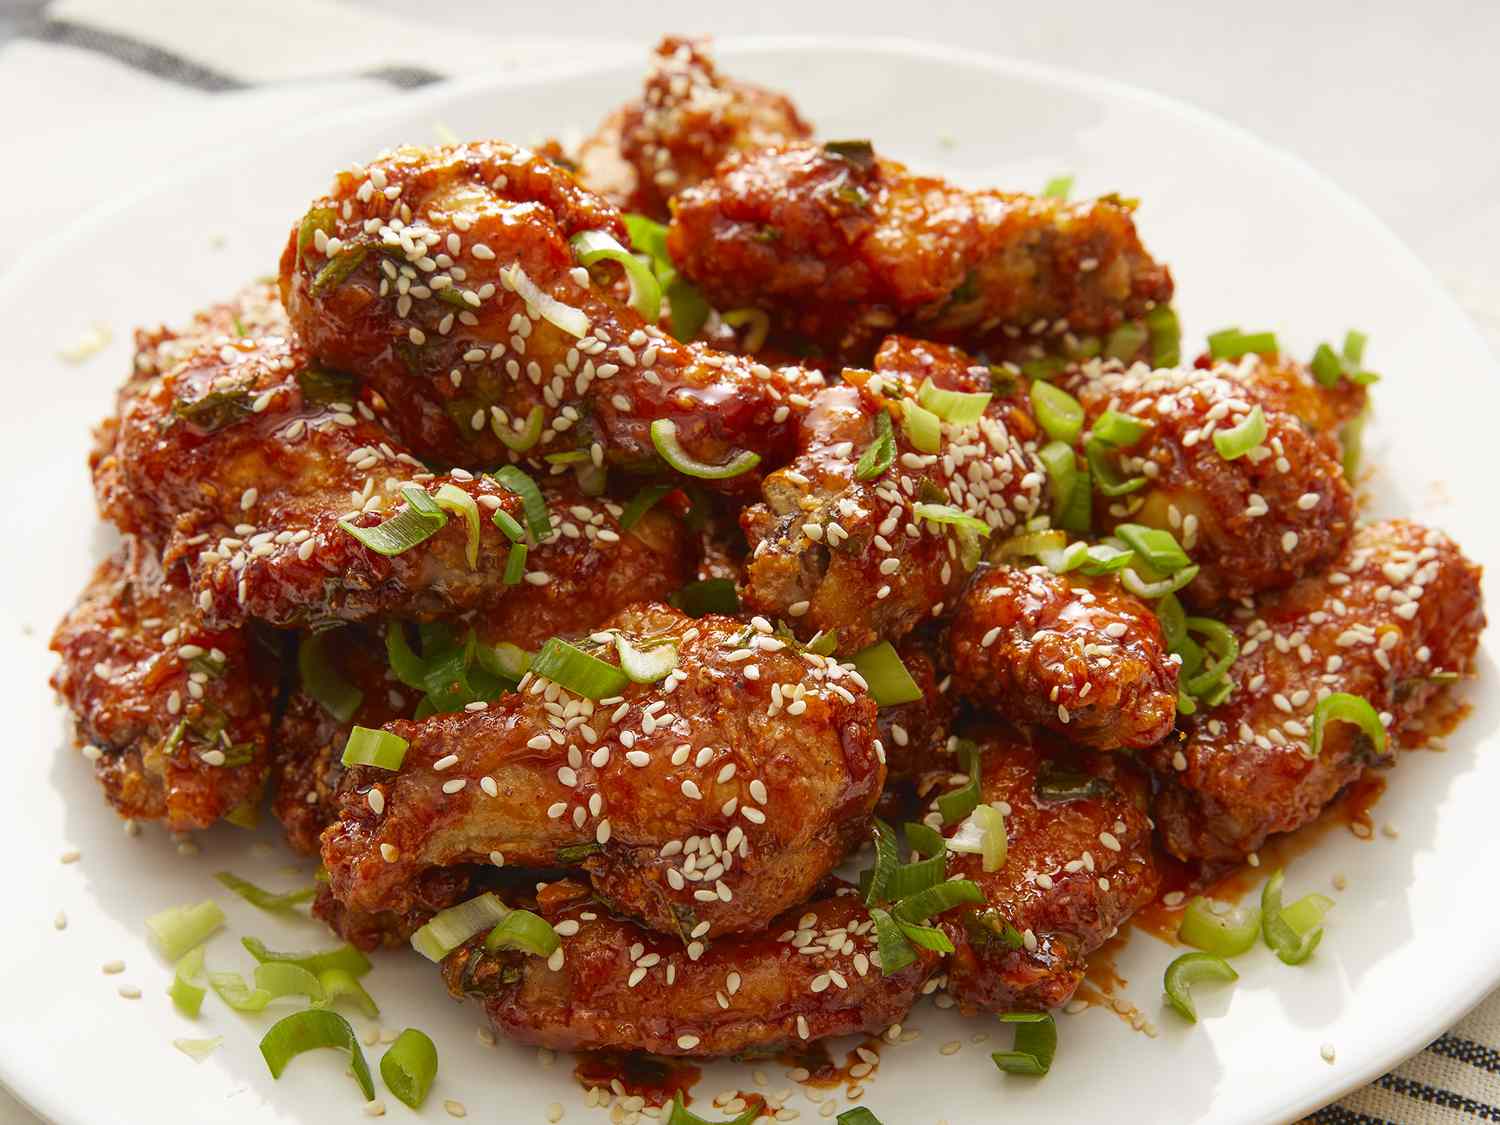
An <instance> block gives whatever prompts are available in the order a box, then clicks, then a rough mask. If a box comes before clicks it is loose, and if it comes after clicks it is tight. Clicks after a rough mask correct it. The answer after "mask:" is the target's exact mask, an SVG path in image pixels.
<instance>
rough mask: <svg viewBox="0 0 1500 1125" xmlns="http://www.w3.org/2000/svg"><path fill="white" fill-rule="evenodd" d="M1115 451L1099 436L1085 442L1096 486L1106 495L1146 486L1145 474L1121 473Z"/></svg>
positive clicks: (1115, 494)
mask: <svg viewBox="0 0 1500 1125" xmlns="http://www.w3.org/2000/svg"><path fill="white" fill-rule="evenodd" d="M1214 436H1215V437H1218V436H1219V435H1218V434H1215V435H1214ZM1114 452H1115V449H1114V447H1113V446H1111V445H1110V444H1109V443H1108V442H1104V441H1100V440H1099V439H1097V438H1090V439H1089V440H1088V441H1087V442H1085V443H1084V446H1083V453H1084V456H1085V457H1086V458H1088V463H1089V475H1090V476H1091V477H1092V478H1093V483H1094V487H1095V488H1096V489H1098V490H1099V492H1100V493H1101V494H1102V495H1104V496H1128V495H1129V494H1130V493H1132V492H1136V491H1138V490H1139V489H1142V488H1145V487H1146V485H1147V483H1148V481H1147V480H1146V478H1145V477H1144V476H1141V475H1139V474H1138V475H1136V476H1133V477H1126V476H1122V475H1121V473H1120V470H1119V469H1118V468H1116V466H1115V463H1114V461H1112V460H1111V457H1112V456H1113V454H1114Z"/></svg>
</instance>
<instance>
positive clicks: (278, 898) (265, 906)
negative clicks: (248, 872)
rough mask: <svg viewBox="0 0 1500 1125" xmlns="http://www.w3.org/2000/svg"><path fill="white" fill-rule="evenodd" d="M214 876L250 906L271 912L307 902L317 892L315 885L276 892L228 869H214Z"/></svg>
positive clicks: (288, 908) (285, 909)
mask: <svg viewBox="0 0 1500 1125" xmlns="http://www.w3.org/2000/svg"><path fill="white" fill-rule="evenodd" d="M214 878H215V879H217V880H218V881H219V882H220V883H222V884H224V886H226V887H228V888H229V889H230V890H231V891H233V892H234V893H235V894H237V895H239V896H240V897H241V898H242V899H244V900H245V901H246V902H248V903H249V904H250V905H251V906H254V907H257V908H259V909H261V910H268V911H271V912H273V913H274V912H276V911H287V910H291V908H292V907H294V906H297V905H300V904H301V903H304V902H307V901H308V900H309V899H311V898H312V897H313V896H314V895H316V894H317V893H318V888H317V887H302V888H300V889H299V890H295V891H286V892H284V893H282V894H277V893H276V892H275V891H268V890H266V889H265V888H263V887H257V886H256V885H255V884H254V883H252V882H250V881H249V880H248V879H241V878H240V877H239V876H238V875H235V874H234V873H232V872H229V871H215V872H214Z"/></svg>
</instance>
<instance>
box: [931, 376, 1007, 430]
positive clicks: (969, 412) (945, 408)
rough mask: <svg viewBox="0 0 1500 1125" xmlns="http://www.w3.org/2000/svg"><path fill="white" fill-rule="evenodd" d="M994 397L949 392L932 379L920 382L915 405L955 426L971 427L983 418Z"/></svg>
mask: <svg viewBox="0 0 1500 1125" xmlns="http://www.w3.org/2000/svg"><path fill="white" fill-rule="evenodd" d="M994 397H995V396H994V395H993V394H992V393H990V392H987V391H950V390H945V389H944V388H942V387H939V386H938V385H937V384H936V383H934V382H933V381H932V379H931V378H930V377H929V378H926V379H923V380H922V385H921V387H919V388H918V389H917V403H918V405H920V406H922V407H923V408H925V409H927V410H930V411H931V412H932V413H934V414H936V415H937V416H938V417H939V418H941V419H942V420H943V421H944V422H948V423H950V424H952V425H955V426H972V425H974V423H976V422H978V421H979V419H981V418H983V417H984V409H985V407H987V406H989V404H990V400H991V399H992V398H994Z"/></svg>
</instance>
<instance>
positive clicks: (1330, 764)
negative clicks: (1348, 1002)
mask: <svg viewBox="0 0 1500 1125" xmlns="http://www.w3.org/2000/svg"><path fill="white" fill-rule="evenodd" d="M1484 623H1485V617H1484V608H1483V605H1482V603H1481V600H1480V569H1479V567H1478V566H1476V565H1475V564H1474V563H1472V562H1470V561H1468V560H1467V559H1465V558H1464V557H1463V555H1462V554H1460V553H1459V550H1458V547H1457V546H1455V545H1454V543H1453V542H1452V541H1451V540H1450V539H1448V538H1447V537H1446V536H1445V535H1443V534H1442V533H1441V532H1438V531H1431V530H1428V529H1426V528H1423V527H1420V526H1418V525H1417V524H1414V523H1409V522H1407V521H1404V520H1390V521H1387V522H1384V523H1376V524H1372V525H1370V526H1368V527H1364V528H1361V529H1360V530H1359V531H1358V532H1356V533H1355V536H1354V538H1353V539H1352V540H1351V541H1350V543H1349V544H1348V546H1347V547H1346V548H1345V550H1344V552H1343V554H1342V555H1341V556H1340V557H1339V558H1338V559H1337V560H1336V561H1335V562H1334V564H1333V567H1332V568H1331V569H1330V570H1328V571H1326V572H1324V573H1321V574H1316V575H1312V576H1309V577H1307V578H1304V579H1302V580H1301V581H1299V582H1297V583H1296V584H1295V585H1293V586H1292V587H1290V588H1289V589H1287V590H1284V591H1281V592H1279V593H1275V594H1270V595H1267V596H1265V597H1263V598H1261V599H1259V600H1258V601H1257V603H1256V604H1255V607H1254V609H1253V610H1250V611H1246V612H1245V613H1243V614H1241V615H1239V616H1238V617H1237V618H1236V619H1234V620H1232V621H1231V622H1230V624H1231V625H1232V626H1233V628H1234V631H1235V633H1236V635H1237V636H1238V637H1239V639H1240V645H1241V647H1240V655H1239V658H1238V659H1237V660H1236V661H1235V663H1234V665H1233V666H1232V667H1231V668H1230V670H1229V678H1230V680H1231V681H1232V682H1233V684H1234V688H1235V690H1234V694H1233V695H1231V696H1230V697H1229V699H1228V701H1227V702H1225V703H1224V704H1223V705H1222V706H1220V707H1217V708H1214V709H1213V710H1211V711H1208V712H1206V713H1203V714H1200V715H1194V716H1190V717H1187V718H1185V719H1184V725H1183V736H1182V738H1181V739H1180V740H1177V739H1174V740H1169V741H1167V742H1164V743H1162V744H1161V745H1160V746H1157V747H1156V748H1155V749H1153V750H1151V751H1149V752H1148V753H1147V754H1146V755H1145V757H1144V760H1145V761H1146V762H1147V763H1148V764H1149V765H1150V766H1151V768H1152V769H1153V770H1154V771H1155V772H1156V774H1157V776H1158V778H1159V779H1160V791H1159V792H1158V794H1157V797H1156V802H1155V809H1154V813H1155V817H1156V822H1157V825H1158V826H1159V828H1160V829H1161V835H1162V839H1163V841H1164V843H1165V845H1166V847H1167V850H1168V851H1170V852H1171V853H1172V854H1173V855H1176V856H1179V857H1182V858H1195V859H1206V860H1238V859H1240V858H1242V857H1243V856H1245V855H1247V854H1249V853H1250V852H1253V851H1254V850H1255V849H1256V848H1258V847H1260V845H1261V844H1262V842H1263V841H1264V840H1265V838H1266V837H1267V836H1268V835H1270V834H1271V833H1273V832H1289V831H1291V830H1292V829H1293V828H1297V827H1299V826H1300V825H1303V824H1305V823H1307V822H1308V821H1310V820H1312V819H1313V818H1314V817H1316V816H1317V814H1318V813H1319V812H1320V811H1321V810H1322V809H1323V807H1324V806H1325V805H1327V804H1328V802H1329V801H1331V800H1332V799H1333V798H1334V796H1335V795H1337V793H1338V792H1339V790H1340V789H1342V788H1343V787H1344V786H1345V785H1347V784H1349V783H1350V782H1351V781H1354V780H1355V779H1356V778H1358V777H1359V776H1360V775H1361V774H1362V773H1363V772H1364V771H1365V770H1366V769H1367V768H1369V767H1371V766H1380V765H1389V764H1391V762H1392V761H1393V758H1391V757H1389V756H1388V757H1385V758H1380V757H1378V756H1377V755H1376V754H1375V753H1374V750H1373V747H1372V746H1371V744H1370V742H1369V740H1368V739H1367V738H1366V737H1365V736H1364V735H1363V734H1361V733H1360V732H1359V730H1358V728H1356V727H1353V726H1351V725H1349V724H1347V723H1333V724H1330V725H1329V726H1328V727H1327V728H1326V729H1325V731H1324V736H1323V747H1322V753H1321V754H1320V755H1319V756H1318V757H1316V758H1311V757H1309V756H1308V753H1309V752H1310V746H1311V742H1310V736H1311V733H1312V726H1313V710H1314V708H1315V707H1316V705H1317V702H1318V700H1319V698H1321V697H1322V696H1323V695H1324V694H1326V693H1328V692H1348V693H1350V694H1352V695H1357V696H1360V697H1361V698H1363V699H1365V700H1367V701H1369V703H1370V704H1371V705H1372V706H1374V707H1375V709H1376V710H1377V711H1379V712H1381V713H1382V714H1383V715H1388V716H1389V717H1390V719H1389V722H1388V724H1387V725H1388V727H1389V729H1390V730H1391V731H1392V732H1394V734H1396V735H1399V733H1400V732H1401V730H1402V729H1403V728H1404V727H1406V726H1407V725H1408V724H1409V723H1411V722H1412V721H1413V720H1414V719H1416V718H1417V717H1419V716H1420V715H1421V714H1422V712H1423V710H1424V709H1425V708H1426V706H1427V704H1428V703H1429V701H1430V700H1431V699H1432V697H1433V696H1434V694H1435V693H1436V692H1438V691H1439V690H1440V688H1441V684H1440V682H1437V681H1435V680H1434V679H1432V677H1433V676H1434V675H1435V674H1436V673H1439V672H1445V673H1459V674H1466V673H1468V672H1470V671H1471V667H1472V663H1473V658H1474V652H1475V648H1476V646H1477V644H1478V639H1479V633H1480V631H1481V630H1482V629H1483V628H1484ZM1396 741H1397V739H1396V738H1395V737H1393V738H1392V749H1394V744H1395V742H1396Z"/></svg>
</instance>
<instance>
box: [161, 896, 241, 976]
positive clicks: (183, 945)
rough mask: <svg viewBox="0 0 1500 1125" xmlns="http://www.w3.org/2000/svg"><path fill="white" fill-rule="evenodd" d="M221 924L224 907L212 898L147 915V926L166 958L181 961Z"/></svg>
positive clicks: (222, 922)
mask: <svg viewBox="0 0 1500 1125" xmlns="http://www.w3.org/2000/svg"><path fill="white" fill-rule="evenodd" d="M223 924H224V911H223V910H221V909H220V908H219V904H218V903H216V902H215V901H214V900H213V899H211V898H209V899H204V900H203V901H202V902H200V903H197V904H196V905H193V906H173V907H169V908H168V909H166V910H163V911H161V912H160V913H158V914H153V915H151V917H149V918H147V919H146V929H148V930H150V931H151V936H152V937H153V938H154V939H155V940H156V945H157V948H158V949H160V950H161V952H162V956H164V957H165V958H166V959H167V960H168V961H173V962H176V961H181V960H182V959H183V958H184V957H186V956H187V955H188V953H189V952H190V951H191V950H193V949H194V948H195V947H197V946H200V945H202V944H203V943H204V942H205V941H207V940H208V939H209V938H210V937H212V936H213V935H214V934H215V933H216V932H217V931H218V929H219V927H221V926H222V925H223Z"/></svg>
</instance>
